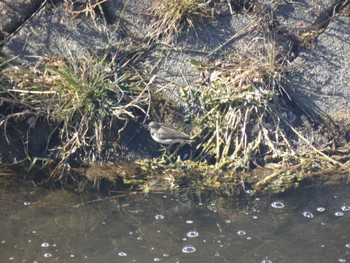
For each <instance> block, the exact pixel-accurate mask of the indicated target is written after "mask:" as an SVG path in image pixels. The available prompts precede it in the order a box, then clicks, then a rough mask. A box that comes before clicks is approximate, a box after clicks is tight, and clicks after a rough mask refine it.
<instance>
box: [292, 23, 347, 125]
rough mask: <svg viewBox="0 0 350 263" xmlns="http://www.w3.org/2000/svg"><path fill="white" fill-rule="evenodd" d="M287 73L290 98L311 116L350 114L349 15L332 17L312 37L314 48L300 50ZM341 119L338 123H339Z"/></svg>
mask: <svg viewBox="0 0 350 263" xmlns="http://www.w3.org/2000/svg"><path fill="white" fill-rule="evenodd" d="M293 63H294V65H295V66H296V68H298V69H300V70H298V72H297V73H295V74H292V75H291V76H289V81H290V84H291V86H292V87H293V93H294V95H293V97H294V98H293V99H294V100H295V101H297V102H298V104H299V105H301V107H302V108H303V109H304V110H306V111H307V112H309V113H311V114H312V115H320V114H321V115H329V116H330V117H331V118H333V119H335V118H334V117H335V116H337V118H336V119H337V120H341V119H344V118H339V113H342V114H341V115H343V116H348V115H349V113H350V17H344V16H336V17H334V19H333V21H332V22H330V24H329V26H328V27H327V28H326V29H325V30H324V32H322V33H321V34H320V35H319V37H318V38H317V40H316V43H315V47H314V49H311V50H310V49H308V50H305V51H303V52H301V53H300V54H299V56H298V58H297V59H296V60H295V61H294V62H293ZM341 123H342V122H340V123H338V124H341Z"/></svg>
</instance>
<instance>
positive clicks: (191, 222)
mask: <svg viewBox="0 0 350 263" xmlns="http://www.w3.org/2000/svg"><path fill="white" fill-rule="evenodd" d="M193 223H194V221H193V220H186V224H193Z"/></svg>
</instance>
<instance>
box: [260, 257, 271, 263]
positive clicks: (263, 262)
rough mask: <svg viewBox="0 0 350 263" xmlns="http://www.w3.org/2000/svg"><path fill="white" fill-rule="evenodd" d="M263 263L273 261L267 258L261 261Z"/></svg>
mask: <svg viewBox="0 0 350 263" xmlns="http://www.w3.org/2000/svg"><path fill="white" fill-rule="evenodd" d="M261 263H272V261H271V260H270V259H269V258H265V259H263V260H262V261H261Z"/></svg>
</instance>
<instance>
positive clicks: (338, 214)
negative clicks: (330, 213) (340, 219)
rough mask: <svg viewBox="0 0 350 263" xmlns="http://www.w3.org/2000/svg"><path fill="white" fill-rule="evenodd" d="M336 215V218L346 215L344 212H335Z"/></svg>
mask: <svg viewBox="0 0 350 263" xmlns="http://www.w3.org/2000/svg"><path fill="white" fill-rule="evenodd" d="M334 215H335V216H344V213H343V212H340V211H338V212H335V213H334Z"/></svg>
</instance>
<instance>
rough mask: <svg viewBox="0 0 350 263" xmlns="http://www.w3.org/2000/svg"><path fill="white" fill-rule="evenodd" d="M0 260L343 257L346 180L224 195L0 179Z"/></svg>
mask: <svg viewBox="0 0 350 263" xmlns="http://www.w3.org/2000/svg"><path fill="white" fill-rule="evenodd" d="M1 187H2V188H1V190H2V191H1V200H0V262H142V263H145V262H174V263H175V262H185V263H191V262H193V263H194V262H196V263H198V262H201V263H202V262H235V263H241V262H242V263H247V262H258V263H260V262H264V263H268V262H291V263H297V262H303V263H305V262H325V263H326V262H327V263H328V262H350V186H349V185H348V184H342V185H332V186H321V187H304V188H303V189H298V190H295V191H293V192H290V193H288V194H283V195H277V196H276V195H271V196H256V195H252V194H249V193H247V194H246V195H244V196H242V197H239V198H238V197H223V196H218V195H216V194H213V193H208V192H201V193H199V192H189V191H178V192H174V193H170V192H168V193H160V194H148V195H142V194H131V195H130V194H124V195H117V196H112V195H103V194H101V193H78V192H69V191H66V190H49V189H45V188H40V187H28V186H27V187H19V186H11V185H2V186H1Z"/></svg>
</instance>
